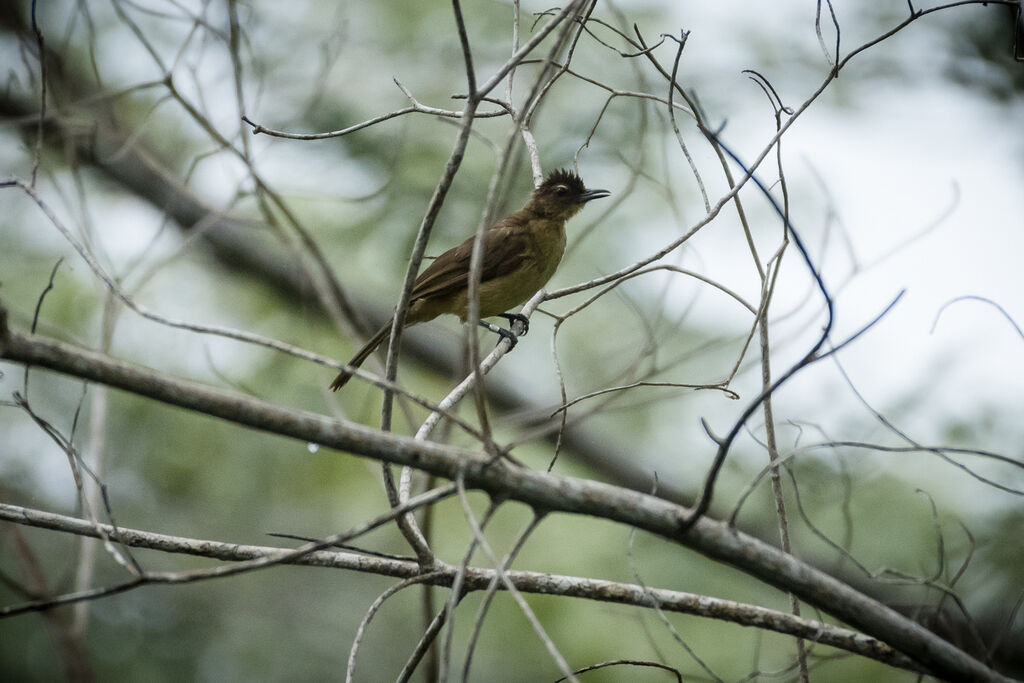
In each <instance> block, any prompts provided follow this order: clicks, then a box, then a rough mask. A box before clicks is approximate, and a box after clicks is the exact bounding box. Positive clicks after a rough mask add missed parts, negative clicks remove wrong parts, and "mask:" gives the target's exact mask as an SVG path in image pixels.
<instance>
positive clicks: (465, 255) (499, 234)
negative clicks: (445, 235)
mask: <svg viewBox="0 0 1024 683" xmlns="http://www.w3.org/2000/svg"><path fill="white" fill-rule="evenodd" d="M528 240H529V238H528V237H527V236H526V235H524V234H523V233H521V232H519V231H513V230H510V229H509V228H508V227H507V226H505V225H504V221H502V222H499V223H498V224H496V225H495V226H494V227H492V228H491V229H490V230H488V231H487V232H486V233H484V263H483V271H482V273H483V275H482V277H481V282H487V281H488V280H492V279H494V278H496V277H501V276H502V275H506V274H508V273H510V272H512V271H513V270H515V269H516V268H518V267H519V266H520V264H522V262H523V257H524V256H525V253H526V250H527V249H528V248H529V243H528ZM472 253H473V238H472V237H470V238H469V239H467V240H466V241H465V242H463V243H462V244H460V245H459V246H457V247H453V248H452V249H449V250H448V251H446V252H445V253H443V254H441V255H440V256H438V257H437V258H436V259H434V262H433V263H431V264H430V265H429V266H428V267H427V269H426V270H424V271H423V272H422V273H421V274H420V276H419V277H418V278H416V285H415V286H414V287H413V290H412V298H413V299H423V298H428V297H430V298H433V297H442V296H446V295H448V294H451V293H453V292H455V291H459V290H463V289H465V288H466V287H467V286H468V285H467V283H468V281H469V259H470V256H471V254H472Z"/></svg>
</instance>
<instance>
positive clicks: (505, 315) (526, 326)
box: [498, 313, 530, 337]
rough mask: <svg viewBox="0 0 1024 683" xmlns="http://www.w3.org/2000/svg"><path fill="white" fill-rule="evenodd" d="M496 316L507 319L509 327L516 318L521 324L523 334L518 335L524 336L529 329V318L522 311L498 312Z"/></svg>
mask: <svg viewBox="0 0 1024 683" xmlns="http://www.w3.org/2000/svg"><path fill="white" fill-rule="evenodd" d="M498 317H499V318H504V319H505V320H507V321H508V325H509V327H512V323H514V322H516V321H517V320H518V321H519V322H521V323H522V324H523V334H521V335H519V336H520V337H522V336H525V335H526V333H527V332H529V331H530V319H529V318H527V317H526V316H525V315H523V314H522V313H499V314H498Z"/></svg>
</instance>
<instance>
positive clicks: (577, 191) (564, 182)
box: [528, 169, 611, 220]
mask: <svg viewBox="0 0 1024 683" xmlns="http://www.w3.org/2000/svg"><path fill="white" fill-rule="evenodd" d="M610 194H611V192H609V191H608V190H588V189H587V188H586V186H584V184H583V180H582V179H581V178H580V177H579V176H578V175H576V174H575V173H574V172H572V171H566V170H563V169H559V170H557V171H552V172H551V173H550V174H548V177H547V178H545V179H544V182H543V183H541V185H540V187H538V188H537V189H536V190H534V191H533V196H532V197H530V203H529V205H528V208H530V209H531V210H533V212H534V213H537V214H540V215H541V216H544V217H546V218H554V219H562V220H568V219H570V218H572V217H573V216H574V215H576V212H577V211H579V210H580V209H582V208H583V205H584V204H586V203H587V202H589V201H590V200H591V199H600V198H602V197H607V196H608V195H610Z"/></svg>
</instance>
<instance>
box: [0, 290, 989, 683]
mask: <svg viewBox="0 0 1024 683" xmlns="http://www.w3.org/2000/svg"><path fill="white" fill-rule="evenodd" d="M0 357H2V358H6V359H8V360H11V361H14V362H17V363H22V364H31V365H34V366H39V367H43V368H49V369H51V370H55V371H58V372H61V373H65V374H69V375H73V376H76V377H80V378H82V379H86V380H89V381H93V382H100V383H103V384H108V385H110V386H113V387H117V388H119V389H123V390H125V391H129V392H132V393H135V394H138V395H140V396H145V397H148V398H152V399H155V400H158V401H162V402H164V403H169V404H171V405H176V406H180V407H182V408H186V409H189V410H193V411H196V412H200V413H205V414H207V415H213V416H215V417H220V418H222V419H225V420H229V421H232V422H235V423H237V424H240V425H244V426H247V427H252V428H254V429H259V430H262V431H266V432H272V433H275V434H281V435H284V436H291V437H293V438H297V439H301V440H303V441H307V442H313V443H318V444H321V445H322V446H326V447H329V448H334V449H338V450H343V451H350V452H352V453H356V454H359V455H363V456H367V457H371V458H375V459H378V460H383V461H386V462H392V463H397V464H401V465H408V466H411V467H416V468H418V469H422V470H424V471H427V472H430V473H431V474H435V475H438V476H443V477H446V478H449V479H452V478H454V477H455V476H456V475H457V474H459V473H461V474H462V476H463V477H464V481H465V483H466V486H467V487H469V488H474V489H480V490H483V491H486V492H488V493H490V494H491V495H492V496H496V497H500V498H511V499H514V500H518V501H520V502H523V503H526V504H527V505H530V506H532V507H534V508H536V509H541V510H551V511H559V512H568V513H575V514H583V515H589V516H593V517H597V518H603V519H608V520H612V521H617V522H621V523H623V524H627V525H630V526H633V527H636V528H638V529H643V530H645V531H649V532H650V533H653V534H656V535H658V536H662V537H664V538H666V539H669V540H671V541H674V542H676V543H679V544H681V545H684V546H687V547H689V548H691V549H693V550H696V551H697V552H700V553H702V554H704V555H705V556H707V557H709V558H711V559H713V560H715V561H718V562H722V563H725V564H728V565H731V566H733V567H736V568H737V569H740V570H741V571H744V572H746V573H747V574H749V575H751V576H753V577H755V578H757V579H759V580H761V581H764V582H765V583H768V584H770V585H772V586H775V587H776V588H779V589H781V590H784V591H789V592H792V593H793V594H795V595H796V596H797V597H799V598H800V599H801V600H803V601H805V602H807V603H809V604H811V605H814V606H816V607H817V608H819V609H821V610H823V611H825V612H828V613H829V614H832V615H833V616H835V617H836V618H838V619H840V620H841V621H844V622H846V623H848V624H851V625H852V626H855V627H856V628H858V629H860V630H862V631H864V633H866V634H868V635H871V636H873V637H875V638H877V639H879V640H881V641H883V642H885V643H888V644H889V645H891V646H893V647H894V648H896V649H898V650H900V651H901V652H903V653H904V654H906V655H908V656H910V657H911V658H913V659H914V660H915V661H916V662H917V663H918V664H919V665H920V666H922V667H925V668H927V669H929V670H930V671H932V672H933V673H934V674H935V675H938V676H940V677H942V678H945V679H949V680H973V681H1006V680H1008V679H1006V678H1004V677H1003V676H1001V675H1000V674H998V673H997V672H995V671H992V670H991V669H989V668H987V667H986V666H984V665H983V664H982V663H981V662H979V661H977V660H975V659H974V658H972V657H971V656H969V655H968V654H966V653H964V652H963V651H961V650H959V649H957V648H956V647H954V646H953V645H951V644H949V643H948V642H946V641H944V640H942V639H941V638H939V637H938V636H936V635H935V634H933V633H931V632H930V631H928V630H927V629H925V628H924V627H923V626H921V625H919V624H917V623H915V622H913V621H911V620H910V619H907V618H906V617H904V616H902V615H900V614H899V613H897V612H895V611H894V610H892V609H890V608H888V607H886V606H885V605H882V604H880V603H878V602H876V601H874V600H872V599H871V598H869V597H867V596H865V595H863V594H862V593H859V592H858V591H856V590H854V589H853V588H851V587H850V586H848V585H846V584H844V583H842V582H840V581H838V580H837V579H835V578H833V577H832V576H829V575H828V574H825V573H824V572H821V571H819V570H817V569H815V568H813V567H811V566H809V565H807V564H805V563H803V562H801V561H800V560H798V559H797V558H795V557H792V556H789V555H786V554H785V553H783V552H782V551H780V550H779V549H777V548H774V547H772V546H769V545H767V544H765V543H763V542H761V541H758V540H757V539H755V538H752V537H750V536H747V535H746V534H743V533H741V532H738V531H736V530H733V529H730V528H729V526H728V525H727V524H725V523H721V522H718V521H715V520H712V519H709V518H707V517H704V518H702V519H700V520H699V521H698V522H697V523H696V524H695V525H694V526H693V527H692V528H691V529H689V530H688V531H685V532H682V531H680V529H681V525H682V522H683V521H684V520H685V519H686V518H687V516H688V511H687V510H686V509H685V508H683V507H680V506H678V505H675V504H673V503H670V502H668V501H665V500H663V499H660V498H655V497H654V496H650V495H646V494H642V493H638V492H636V491H629V490H626V489H622V488H620V487H617V486H611V485H609V484H604V483H600V482H595V481H589V480H584V479H576V478H572V477H561V476H556V475H552V474H546V473H541V472H535V471H532V470H527V469H525V468H518V467H513V466H509V465H506V464H505V463H503V462H502V461H500V460H490V459H488V458H487V457H485V456H484V455H483V454H482V453H474V452H470V451H466V450H462V449H457V448H453V447H448V446H443V445H441V444H437V443H432V442H427V441H416V440H414V439H411V438H409V437H405V436H398V435H395V434H390V433H386V432H382V431H379V430H375V429H371V428H369V427H365V426H363V425H358V424H354V423H350V422H347V421H343V420H335V419H332V418H328V417H326V416H323V415H318V414H316V413H311V412H307V411H300V410H295V409H291V408H284V407H281V406H278V405H274V404H272V403H269V402H266V401H262V400H259V399H254V398H250V397H247V396H243V395H240V394H235V393H233V392H228V391H224V390H221V389H215V388H212V387H208V386H205V385H202V384H199V383H197V382H193V381H190V380H184V379H178V378H174V377H170V376H168V375H165V374H161V373H157V372H154V371H152V370H149V369H147V368H144V367H141V366H138V365H134V364H130V363H125V362H122V361H117V360H114V359H111V358H109V357H107V356H104V355H103V354H100V353H97V352H95V351H89V350H86V349H81V348H78V347H75V346H72V345H70V344H65V343H62V342H58V341H55V340H52V339H48V338H45V337H41V336H38V335H25V334H20V333H17V332H13V331H10V330H8V329H7V326H6V317H5V315H4V314H3V311H2V309H0Z"/></svg>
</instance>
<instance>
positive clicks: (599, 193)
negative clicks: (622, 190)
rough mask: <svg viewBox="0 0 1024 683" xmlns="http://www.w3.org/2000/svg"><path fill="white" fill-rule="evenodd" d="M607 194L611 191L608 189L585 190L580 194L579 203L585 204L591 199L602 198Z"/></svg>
mask: <svg viewBox="0 0 1024 683" xmlns="http://www.w3.org/2000/svg"><path fill="white" fill-rule="evenodd" d="M609 195H611V192H609V191H608V190H586V191H585V192H584V193H583V194H581V195H580V198H579V203H580V204H586V203H587V202H589V201H590V200H591V199H602V198H604V197H607V196H609Z"/></svg>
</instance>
